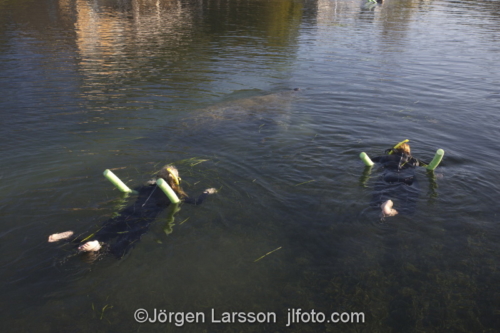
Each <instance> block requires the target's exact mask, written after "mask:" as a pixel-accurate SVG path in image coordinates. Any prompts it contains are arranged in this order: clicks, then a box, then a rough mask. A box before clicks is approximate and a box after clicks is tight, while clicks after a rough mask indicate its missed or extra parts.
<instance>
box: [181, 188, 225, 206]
mask: <svg viewBox="0 0 500 333" xmlns="http://www.w3.org/2000/svg"><path fill="white" fill-rule="evenodd" d="M214 193H217V190H216V189H215V188H207V189H206V190H205V191H203V193H202V194H201V195H200V196H199V197H198V198H190V197H187V198H185V199H184V202H185V203H188V204H193V205H201V203H202V202H203V201H204V200H205V199H206V198H207V197H208V196H209V195H210V194H214Z"/></svg>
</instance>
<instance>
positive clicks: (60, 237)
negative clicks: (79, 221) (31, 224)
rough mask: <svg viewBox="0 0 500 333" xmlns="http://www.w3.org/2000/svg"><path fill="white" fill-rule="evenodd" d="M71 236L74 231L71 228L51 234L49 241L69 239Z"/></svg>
mask: <svg viewBox="0 0 500 333" xmlns="http://www.w3.org/2000/svg"><path fill="white" fill-rule="evenodd" d="M71 236H73V231H71V230H69V231H65V232H60V233H57V234H52V235H50V236H49V240H48V241H49V243H53V242H58V241H60V240H63V239H68V238H70V237H71Z"/></svg>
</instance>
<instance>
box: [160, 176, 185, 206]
mask: <svg viewBox="0 0 500 333" xmlns="http://www.w3.org/2000/svg"><path fill="white" fill-rule="evenodd" d="M156 185H158V187H159V188H161V190H162V191H163V193H165V194H166V195H167V197H168V199H169V200H170V202H171V203H173V204H176V203H179V202H180V200H179V198H178V197H177V194H175V192H174V190H172V188H171V187H170V185H168V183H167V182H166V181H164V180H163V179H162V178H158V180H157V181H156Z"/></svg>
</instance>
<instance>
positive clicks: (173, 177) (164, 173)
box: [158, 165, 181, 187]
mask: <svg viewBox="0 0 500 333" xmlns="http://www.w3.org/2000/svg"><path fill="white" fill-rule="evenodd" d="M158 177H160V178H163V179H164V180H165V181H166V182H167V183H168V184H169V185H170V186H172V187H173V186H179V183H180V181H181V178H180V177H179V171H178V170H177V168H176V167H175V166H173V165H165V166H164V167H163V168H161V170H160V172H158Z"/></svg>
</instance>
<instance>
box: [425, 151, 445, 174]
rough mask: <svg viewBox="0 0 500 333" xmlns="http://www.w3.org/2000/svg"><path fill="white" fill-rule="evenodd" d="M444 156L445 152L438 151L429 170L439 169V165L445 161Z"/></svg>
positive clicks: (428, 167)
mask: <svg viewBox="0 0 500 333" xmlns="http://www.w3.org/2000/svg"><path fill="white" fill-rule="evenodd" d="M443 155H444V150H442V149H438V150H437V151H436V155H434V158H433V159H432V161H431V163H429V165H428V166H427V170H434V169H436V168H437V166H438V165H439V163H441V160H442V159H443Z"/></svg>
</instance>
